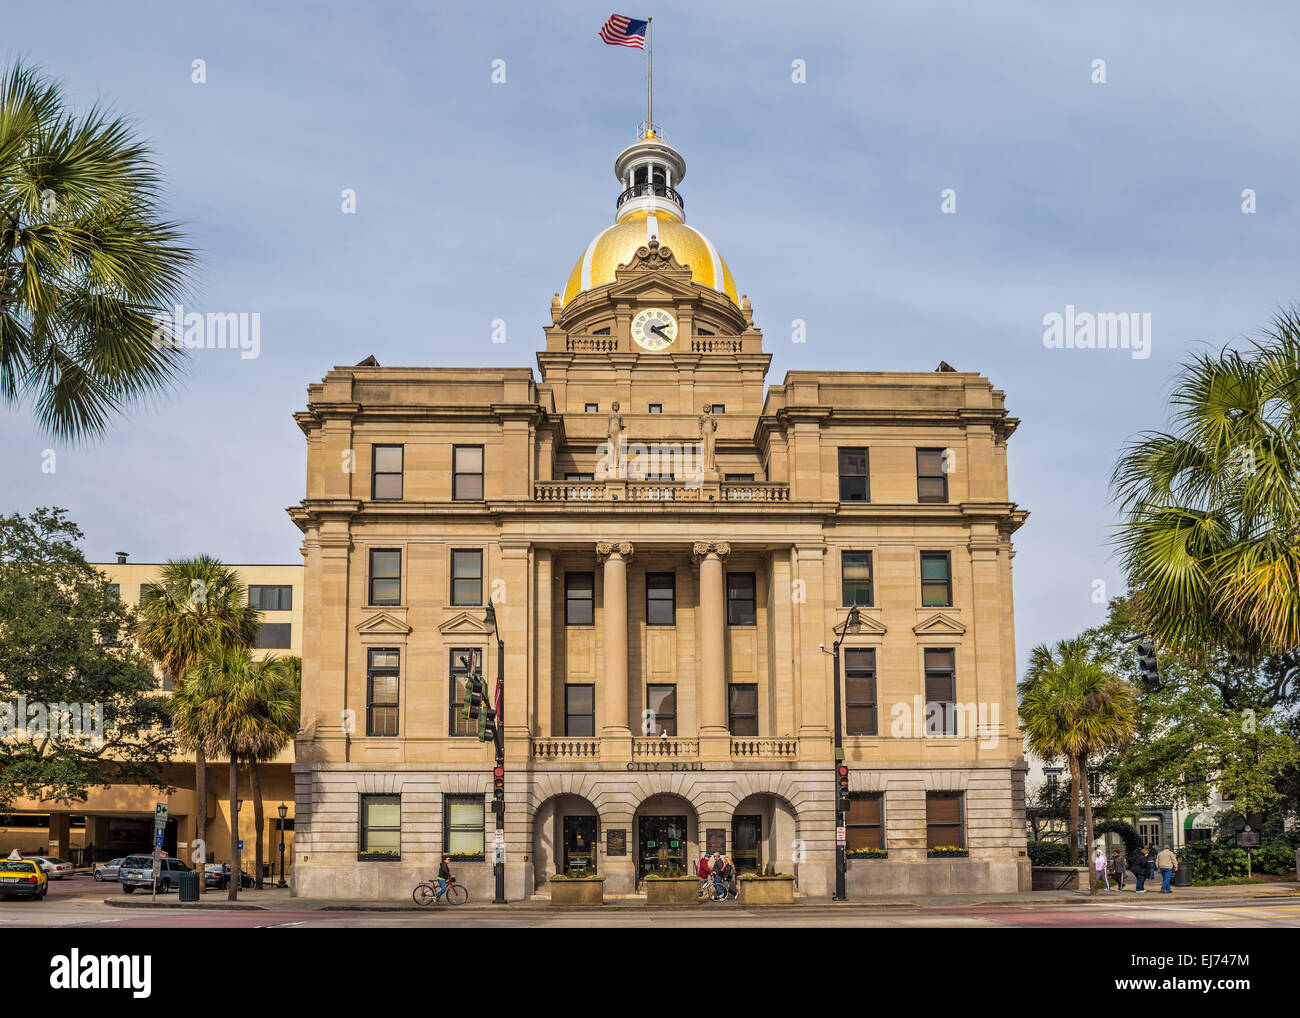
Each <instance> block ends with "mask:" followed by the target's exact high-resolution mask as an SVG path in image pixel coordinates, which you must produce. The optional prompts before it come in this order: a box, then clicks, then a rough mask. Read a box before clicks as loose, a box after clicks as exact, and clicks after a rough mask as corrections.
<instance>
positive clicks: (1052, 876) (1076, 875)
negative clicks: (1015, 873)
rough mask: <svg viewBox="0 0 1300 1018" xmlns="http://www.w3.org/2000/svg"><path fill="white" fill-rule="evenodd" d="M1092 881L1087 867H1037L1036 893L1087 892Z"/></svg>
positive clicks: (1090, 872) (1035, 874)
mask: <svg viewBox="0 0 1300 1018" xmlns="http://www.w3.org/2000/svg"><path fill="white" fill-rule="evenodd" d="M1091 880H1092V870H1091V869H1090V868H1089V867H1087V866H1035V867H1034V876H1033V881H1034V890H1035V891H1086V890H1088V887H1089V882H1090V881H1091Z"/></svg>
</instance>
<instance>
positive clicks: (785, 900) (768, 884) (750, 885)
mask: <svg viewBox="0 0 1300 1018" xmlns="http://www.w3.org/2000/svg"><path fill="white" fill-rule="evenodd" d="M740 900H741V901H743V902H745V904H747V905H793V904H794V874H793V873H776V872H775V871H773V869H772V867H771V866H768V868H767V870H766V871H765V872H763V873H742V874H741V875H740Z"/></svg>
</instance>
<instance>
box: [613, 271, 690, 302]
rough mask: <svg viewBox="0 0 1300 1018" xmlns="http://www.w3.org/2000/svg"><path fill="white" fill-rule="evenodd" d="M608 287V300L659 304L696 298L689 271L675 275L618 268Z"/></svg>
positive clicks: (678, 272)
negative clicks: (631, 300) (646, 301)
mask: <svg viewBox="0 0 1300 1018" xmlns="http://www.w3.org/2000/svg"><path fill="white" fill-rule="evenodd" d="M616 277H617V278H616V279H615V281H614V282H613V283H611V284H610V287H609V297H610V298H619V297H623V298H628V297H632V298H637V299H640V300H656V301H660V302H667V301H674V300H677V299H679V298H684V299H692V298H694V297H696V296H697V294H696V292H695V290H694V288H693V287H692V284H691V273H690V270H689V269H681V270H679V271H677V272H675V273H672V274H668V273H665V272H653V271H645V270H643V269H640V268H620V269H619V270H618V271H617V273H616Z"/></svg>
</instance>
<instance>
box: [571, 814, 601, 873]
mask: <svg viewBox="0 0 1300 1018" xmlns="http://www.w3.org/2000/svg"><path fill="white" fill-rule="evenodd" d="M574 870H576V871H578V872H580V873H595V872H596V818H595V817H565V818H564V872H565V873H569V872H571V871H574Z"/></svg>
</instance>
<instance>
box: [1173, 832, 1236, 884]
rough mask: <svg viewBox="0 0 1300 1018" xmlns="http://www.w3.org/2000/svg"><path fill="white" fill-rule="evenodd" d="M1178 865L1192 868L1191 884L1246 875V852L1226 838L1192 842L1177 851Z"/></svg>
mask: <svg viewBox="0 0 1300 1018" xmlns="http://www.w3.org/2000/svg"><path fill="white" fill-rule="evenodd" d="M1177 854H1178V864H1179V865H1180V866H1191V867H1192V882H1193V883H1204V882H1208V881H1211V880H1223V879H1225V878H1227V877H1244V876H1245V875H1246V850H1245V849H1244V848H1238V847H1237V845H1236V841H1235V839H1234V838H1233V837H1232V836H1231V835H1229V836H1228V837H1222V838H1214V839H1208V838H1207V839H1206V840H1204V841H1193V842H1192V843H1191V844H1190V845H1187V846H1185V847H1183V848H1180V849H1179V850H1178V853H1177Z"/></svg>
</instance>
